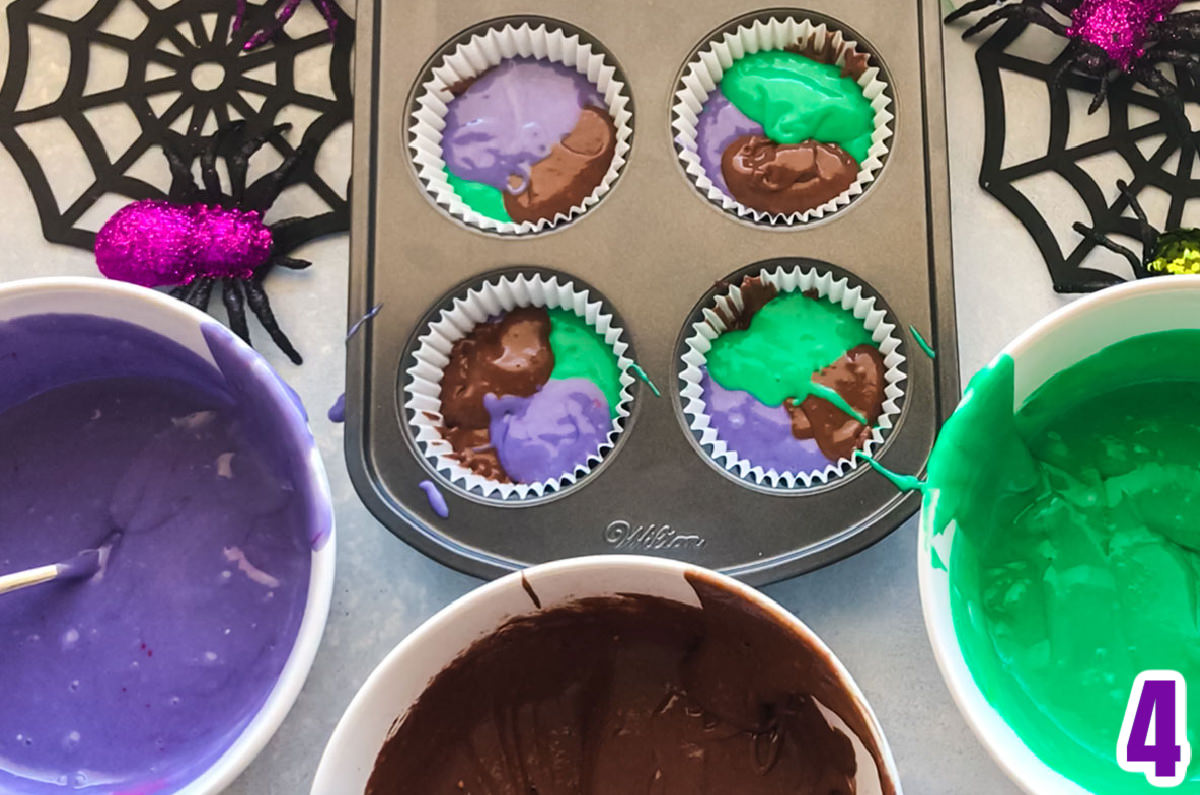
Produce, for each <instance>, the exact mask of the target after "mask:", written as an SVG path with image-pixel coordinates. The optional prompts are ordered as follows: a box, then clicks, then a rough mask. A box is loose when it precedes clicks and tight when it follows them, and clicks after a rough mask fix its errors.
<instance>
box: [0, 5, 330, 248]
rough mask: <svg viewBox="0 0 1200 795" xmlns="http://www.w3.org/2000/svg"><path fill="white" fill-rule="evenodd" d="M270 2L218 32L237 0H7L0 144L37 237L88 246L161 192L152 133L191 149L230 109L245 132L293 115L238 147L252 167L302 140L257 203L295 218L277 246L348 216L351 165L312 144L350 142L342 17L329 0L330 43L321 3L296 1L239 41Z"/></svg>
mask: <svg viewBox="0 0 1200 795" xmlns="http://www.w3.org/2000/svg"><path fill="white" fill-rule="evenodd" d="M276 5H277V4H275V3H270V2H268V3H265V4H262V3H255V2H253V0H252V2H250V3H249V4H248V14H247V19H246V24H245V26H244V27H243V29H242V30H241V31H240V32H238V33H237V34H231V31H230V26H231V21H232V17H233V12H234V8H235V0H13V2H11V3H9V5H8V8H7V15H8V28H9V57H8V66H7V71H6V73H5V78H4V83H3V85H2V86H0V143H3V145H4V146H5V148H6V149H7V150H8V152H9V153H10V154H11V156H12V158H13V160H14V161H15V162H16V164H17V166H18V167H19V168H20V170H21V173H22V175H23V176H24V179H25V182H26V183H27V184H28V186H29V189H30V192H31V193H32V195H33V200H34V202H35V204H36V207H37V211H38V215H39V217H40V221H41V226H42V234H43V235H44V236H45V238H46V239H47V240H49V241H51V242H55V243H65V244H68V245H71V246H76V247H79V248H83V249H87V250H91V248H92V245H93V239H94V234H95V231H96V230H97V229H98V228H99V227H100V226H101V225H102V224H103V223H104V221H105V220H107V219H108V217H109V216H111V215H112V214H113V213H114V212H116V210H118V209H120V208H121V207H122V206H124V205H125V204H128V203H129V202H130V201H133V200H138V199H147V198H163V197H165V196H166V190H167V188H168V187H169V186H170V183H171V177H170V173H169V170H168V168H167V163H166V159H165V157H164V156H163V153H162V151H161V150H160V146H162V145H164V144H165V145H169V146H172V147H173V148H174V149H175V150H176V151H177V152H179V153H180V154H181V155H182V156H184V157H189V158H195V157H196V156H197V155H198V154H199V153H200V151H202V150H203V149H204V148H205V146H206V145H207V143H208V141H209V140H210V139H211V137H212V135H213V134H214V133H215V132H216V130H217V129H218V128H219V127H221V126H224V125H226V124H228V123H229V122H230V121H233V120H236V119H245V120H246V122H247V127H248V131H249V132H255V131H259V130H266V129H269V128H270V127H271V126H273V125H275V124H279V123H284V122H290V123H292V125H293V128H292V129H291V130H290V131H289V132H288V133H286V134H277V135H274V136H272V137H270V138H269V139H268V143H267V146H266V147H264V148H263V150H262V151H261V152H260V153H259V154H258V155H256V156H255V157H254V158H252V159H251V162H250V178H251V179H254V178H256V177H257V176H260V175H262V174H264V173H267V172H269V171H271V170H273V169H274V168H276V167H277V166H278V165H279V164H280V163H281V162H283V159H284V158H285V157H287V156H288V155H289V154H291V153H292V152H293V151H294V150H295V148H296V147H300V148H301V149H302V151H304V152H306V153H308V156H307V157H305V158H303V159H302V160H301V162H300V164H299V165H298V167H297V168H296V169H295V171H294V172H293V176H292V179H291V180H290V182H291V186H290V187H289V188H288V189H287V190H286V191H285V192H284V193H283V195H281V196H280V198H279V200H278V201H277V202H276V204H275V206H274V207H273V208H272V209H271V211H270V212H269V214H268V217H269V218H270V217H276V218H282V217H287V216H292V215H302V216H305V221H304V222H302V223H300V224H297V225H295V226H293V227H290V228H289V229H288V232H287V238H286V239H283V240H280V239H277V240H276V246H277V249H278V250H279V251H280V252H281V253H287V252H288V251H290V250H291V249H293V248H295V247H297V246H299V245H301V244H303V243H305V242H307V241H309V240H312V239H314V238H317V237H320V236H323V235H327V234H332V233H335V232H344V231H346V230H347V229H348V227H349V211H348V205H347V199H346V188H347V183H348V180H349V163H348V162H332V161H334V160H335V159H334V158H332V157H328V156H326V157H322V156H321V149H322V147H323V146H324V145H325V144H326V142H327V141H330V140H335V139H338V140H340V141H341V142H343V143H348V138H349V134H350V120H351V116H352V113H353V106H352V99H351V86H350V83H351V65H352V55H353V42H354V21H353V19H351V18H349V17H348V16H346V14H345V13H344V12H343V11H342V10H341V9H340V8H339V9H338V11H337V13H338V15H339V26H338V36H337V39H336V41H335V42H333V43H331V42H330V37H329V32H328V29H327V28H326V26H325V23H324V21H323V20H322V19H321V18H320V15H319V14H317V13H316V11H315V10H314V9H311V8H309V9H301V12H300V13H298V14H297V15H296V17H295V18H294V19H293V20H292V22H291V23H289V24H288V26H287V27H286V28H285V29H284V30H283V31H282V32H281V33H280V35H279V37H278V38H277V39H276V40H275V43H273V44H268V45H266V46H264V47H261V48H259V49H257V50H254V51H252V52H248V53H247V52H243V51H242V50H241V47H240V45H241V44H242V43H243V42H244V41H245V40H246V38H247V37H248V36H249V35H250V34H252V33H253V32H254V30H257V29H258V28H259V27H260V26H262V25H265V24H266V23H267V22H268V21H269V19H270V16H269V15H270V13H271V11H272V10H274V8H275V7H276ZM306 10H307V12H309V13H305V11H306ZM314 74H316V75H317V76H318V78H315V79H314V77H313V75H314ZM341 148H343V150H348V146H344V147H341ZM196 167H197V168H198V164H197V166H196ZM335 185H336V186H338V187H336V188H335V187H334V186H335ZM314 207H316V208H319V209H318V210H317V211H316V212H315V213H314V212H313V211H312V209H313V208H314Z"/></svg>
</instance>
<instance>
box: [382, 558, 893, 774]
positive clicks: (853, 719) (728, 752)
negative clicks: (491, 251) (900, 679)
mask: <svg viewBox="0 0 1200 795" xmlns="http://www.w3.org/2000/svg"><path fill="white" fill-rule="evenodd" d="M688 580H689V582H690V583H691V585H692V587H693V588H694V589H695V591H696V594H697V595H698V597H699V599H700V602H701V605H702V608H700V609H697V608H695V607H690V606H687V605H683V604H681V603H678V602H673V601H670V600H666V599H661V598H657V597H648V596H627V597H611V598H597V599H587V600H583V601H580V602H577V603H575V604H573V605H570V606H568V607H560V608H556V609H552V610H548V611H545V612H540V613H536V614H534V615H532V616H527V617H524V618H520V619H516V620H514V621H512V622H510V623H509V624H507V625H505V626H504V627H503V628H502V629H501V630H499V631H498V632H496V633H495V634H493V635H491V636H489V637H487V638H485V639H483V640H481V641H479V642H477V643H476V644H475V645H474V646H472V647H471V648H470V649H469V650H468V651H467V652H466V653H464V654H463V655H462V656H461V657H460V658H459V659H458V660H456V661H455V662H454V663H452V664H451V665H450V666H449V667H447V668H446V669H445V670H443V671H442V672H441V673H440V674H438V676H437V677H435V678H434V680H433V681H432V683H430V685H429V687H428V688H427V689H426V691H425V693H424V694H423V695H422V696H421V698H420V699H419V700H418V701H417V702H416V704H415V705H414V706H413V707H412V709H411V710H410V711H409V713H408V714H407V715H406V716H405V717H404V718H403V719H402V720H401V722H400V723H399V725H398V726H397V728H396V731H395V733H394V734H393V736H391V737H390V738H389V739H388V740H387V742H386V743H385V744H384V746H383V748H382V750H381V751H380V754H379V757H378V758H377V760H376V764H375V770H374V772H373V773H372V774H371V778H370V781H369V782H368V784H367V789H366V792H367V795H401V794H404V795H440V794H441V793H453V794H454V795H458V793H467V794H468V795H485V794H486V795H643V793H646V794H648V795H734V794H736V795H771V794H772V793H781V794H782V793H789V794H790V795H854V793H855V790H856V788H855V773H856V768H857V763H856V759H855V752H854V747H853V744H852V743H851V740H850V738H849V737H847V736H846V735H845V734H844V733H842V732H841V731H839V730H837V729H834V728H832V727H831V726H830V724H829V723H828V722H827V721H826V719H825V717H824V716H823V714H822V713H821V711H820V709H819V708H818V707H817V702H818V701H819V702H820V703H821V705H822V706H824V707H825V708H827V709H829V710H831V711H833V712H834V713H835V714H837V715H838V716H839V717H840V718H841V719H842V720H843V721H844V722H845V724H846V725H847V726H848V727H849V728H850V730H851V731H852V732H853V733H854V734H855V735H857V737H858V738H859V739H860V741H861V742H862V743H863V745H864V746H865V748H866V750H867V752H868V754H870V756H871V757H872V758H873V759H874V763H875V767H876V769H877V770H878V771H880V772H879V775H880V778H881V784H882V791H883V792H884V793H885V795H892V793H894V792H895V785H894V782H892V781H891V780H890V779H889V778H887V776H886V773H884V772H883V764H882V761H881V749H880V748H879V746H878V744H877V743H876V742H875V740H874V739H873V737H872V735H871V733H870V731H869V729H868V724H867V719H866V717H865V716H864V715H863V713H862V711H861V710H860V709H859V708H858V707H857V706H856V705H855V704H854V702H853V700H852V699H851V697H850V695H849V694H848V693H847V692H846V691H845V690H844V688H843V687H842V686H841V685H840V684H839V682H838V676H837V674H836V673H835V671H834V668H833V664H832V661H831V660H830V659H829V658H828V657H827V656H826V655H824V654H822V653H821V652H819V651H817V650H815V649H813V648H812V647H811V646H810V645H808V644H807V643H806V642H805V641H804V640H802V639H801V638H800V637H798V636H796V635H795V634H794V633H792V632H791V631H790V630H789V629H787V628H786V627H784V626H783V625H781V624H780V623H779V622H778V620H777V619H776V618H774V617H772V616H771V615H770V614H768V613H767V612H766V611H764V610H762V609H761V608H759V607H757V606H755V605H752V604H749V603H747V602H746V600H745V599H744V598H743V597H741V596H739V595H736V594H733V593H731V592H729V591H728V590H727V589H726V588H725V587H724V586H722V585H721V584H719V583H717V582H715V581H713V580H711V579H710V578H709V577H707V576H704V575H701V574H699V573H693V574H689V575H688Z"/></svg>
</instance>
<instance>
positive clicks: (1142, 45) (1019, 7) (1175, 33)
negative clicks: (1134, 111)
mask: <svg viewBox="0 0 1200 795" xmlns="http://www.w3.org/2000/svg"><path fill="white" fill-rule="evenodd" d="M1003 2H1005V0H971V2H968V3H967V4H965V5H964V6H962V7H961V8H959V9H958V10H956V11H954V12H952V13H951V14H950V15H948V16H947V17H946V21H947V22H953V21H955V20H957V19H960V18H961V17H963V16H965V15H967V14H971V13H974V12H976V11H980V10H982V9H984V8H987V7H988V6H991V5H995V4H996V3H1003ZM1178 5H1179V0H1021V2H1019V3H1014V4H1011V5H1001V7H1000V8H997V9H996V10H994V11H992V12H991V13H989V14H987V15H986V16H984V17H983V18H982V19H980V20H979V21H978V22H976V23H975V24H974V25H972V26H971V27H969V28H967V30H966V31H964V32H963V38H964V39H965V38H968V37H969V36H972V35H974V34H975V33H978V32H979V31H981V30H983V29H984V28H986V27H988V26H990V25H993V24H995V23H997V22H1000V21H1003V20H1008V19H1012V18H1014V17H1015V18H1018V19H1022V20H1024V21H1026V22H1029V23H1032V24H1035V25H1040V26H1041V27H1044V28H1047V29H1049V30H1051V31H1053V32H1054V33H1057V34H1058V35H1059V36H1063V37H1064V38H1066V39H1067V40H1068V41H1069V42H1070V43H1069V45H1068V48H1067V49H1068V56H1067V57H1066V58H1065V59H1064V60H1063V63H1062V65H1061V67H1060V68H1059V70H1058V72H1057V73H1056V74H1055V75H1054V79H1053V81H1052V85H1053V86H1054V87H1055V88H1056V89H1057V88H1058V87H1060V86H1061V84H1062V82H1063V79H1064V78H1065V76H1066V73H1067V71H1068V70H1070V69H1075V70H1077V71H1079V72H1081V73H1083V74H1086V75H1090V76H1092V77H1096V78H1099V80H1100V85H1099V88H1098V89H1097V90H1096V93H1095V95H1094V96H1093V97H1092V102H1091V105H1089V106H1088V113H1094V112H1095V111H1096V110H1097V109H1098V108H1099V107H1100V105H1101V104H1103V103H1104V99H1105V97H1107V96H1108V89H1109V85H1110V84H1111V83H1112V82H1113V81H1114V80H1116V79H1117V78H1119V77H1120V76H1121V75H1122V74H1128V75H1129V76H1130V77H1132V78H1133V79H1134V80H1136V81H1137V82H1139V83H1141V84H1142V85H1144V86H1146V87H1147V88H1149V89H1150V90H1152V91H1154V92H1155V93H1156V94H1158V95H1159V96H1161V97H1162V98H1163V99H1164V100H1166V101H1167V102H1168V103H1170V105H1171V106H1172V108H1173V109H1174V110H1175V111H1176V112H1177V113H1176V115H1177V116H1178V118H1180V119H1182V118H1183V103H1182V101H1181V100H1180V99H1179V96H1178V94H1177V92H1176V88H1175V86H1174V85H1173V84H1172V83H1171V81H1170V80H1168V79H1167V78H1166V76H1164V75H1163V73H1162V72H1160V71H1159V70H1158V69H1157V68H1156V67H1155V64H1157V63H1169V64H1176V65H1179V66H1183V67H1184V68H1186V69H1188V70H1189V71H1190V72H1191V73H1193V74H1200V11H1185V12H1182V13H1179V14H1170V13H1169V12H1170V11H1172V10H1173V9H1174V8H1175V7H1176V6H1178ZM1046 6H1048V7H1049V8H1051V9H1053V10H1054V11H1056V12H1058V13H1060V14H1062V15H1063V16H1065V17H1067V18H1068V19H1069V24H1064V23H1063V22H1061V21H1060V20H1058V19H1057V18H1055V17H1054V16H1053V15H1052V14H1050V13H1049V12H1048V11H1047V10H1046V8H1045V7H1046Z"/></svg>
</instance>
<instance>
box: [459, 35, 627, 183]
mask: <svg viewBox="0 0 1200 795" xmlns="http://www.w3.org/2000/svg"><path fill="white" fill-rule="evenodd" d="M588 105H594V106H596V107H599V108H603V107H606V105H605V104H604V99H603V98H602V97H601V96H600V92H599V91H597V90H596V87H595V86H594V85H592V84H591V83H590V82H589V81H588V79H587V78H586V77H584V76H583V75H581V74H579V73H578V72H576V71H575V70H574V69H572V68H570V67H568V66H564V65H563V64H560V63H553V62H551V61H542V60H539V59H536V58H510V59H508V60H506V61H504V62H502V63H501V64H500V65H498V66H496V67H494V68H492V69H490V70H489V71H487V72H486V73H484V75H483V76H482V77H480V78H479V79H478V80H476V81H475V82H474V83H472V84H471V85H470V87H469V88H467V90H466V91H464V92H463V93H462V94H460V95H459V96H457V97H455V98H454V99H452V100H451V101H450V105H449V107H448V109H447V111H446V129H445V131H444V132H443V134H442V156H443V157H444V158H445V160H446V165H447V166H448V167H449V168H450V171H451V173H453V174H454V175H455V176H456V177H460V178H462V179H466V180H471V181H473V182H483V183H485V184H487V185H491V186H492V187H494V188H499V189H500V190H506V191H509V192H510V193H513V194H517V193H520V192H521V191H523V190H525V186H526V184H527V182H528V179H529V172H530V169H531V168H532V167H533V164H534V163H537V162H538V161H539V160H542V159H544V158H545V157H546V156H547V155H549V154H550V149H551V147H553V146H554V144H556V143H558V142H559V141H561V140H562V139H563V138H564V137H565V136H566V135H567V133H569V132H571V130H573V129H575V125H576V124H577V123H578V122H579V115H580V113H581V112H582V111H583V109H584V107H586V106H588ZM510 176H514V177H516V178H517V180H518V182H519V184H517V185H511V184H509V177H510Z"/></svg>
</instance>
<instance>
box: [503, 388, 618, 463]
mask: <svg viewBox="0 0 1200 795" xmlns="http://www.w3.org/2000/svg"><path fill="white" fill-rule="evenodd" d="M483 405H484V406H485V407H486V408H487V410H488V414H489V415H490V416H491V419H492V422H491V426H490V429H489V431H490V433H491V443H492V446H493V447H495V448H496V453H497V455H498V456H499V458H500V463H501V464H502V465H503V466H504V471H505V472H506V473H508V476H509V477H511V478H512V479H513V480H516V481H518V482H521V483H537V482H540V481H543V480H557V479H558V478H560V477H562V476H563V475H564V474H567V473H571V472H574V471H575V467H577V466H579V465H581V464H584V463H586V462H587V460H588V458H589V457H590V456H593V455H596V454H597V453H598V452H599V450H600V445H601V444H602V443H603V442H604V440H605V439H606V438H608V432H609V430H611V429H612V419H611V415H610V414H609V410H608V401H607V400H606V399H605V398H604V393H603V392H601V391H600V388H599V387H598V386H596V385H595V384H593V383H592V382H591V381H589V380H588V379H586V378H564V379H562V380H559V379H553V378H552V379H550V380H549V381H547V382H546V384H545V385H544V386H543V387H541V388H540V389H539V390H538V391H537V392H534V393H533V395H532V396H531V397H518V396H516V395H504V396H503V397H497V396H496V395H490V394H489V395H485V396H484V398H483Z"/></svg>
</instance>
